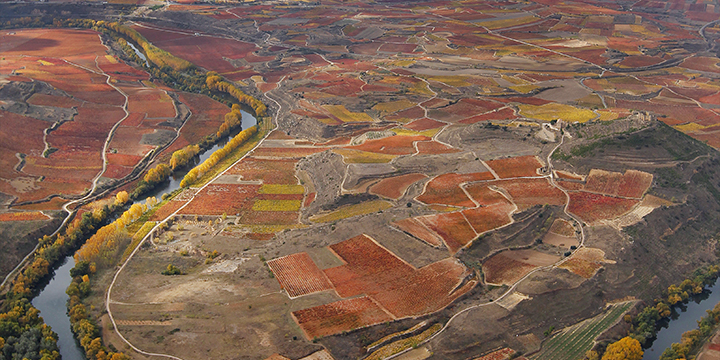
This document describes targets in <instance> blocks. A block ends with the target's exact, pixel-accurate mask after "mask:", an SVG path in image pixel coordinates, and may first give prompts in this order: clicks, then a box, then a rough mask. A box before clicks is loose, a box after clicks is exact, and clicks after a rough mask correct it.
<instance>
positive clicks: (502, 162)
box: [487, 155, 543, 179]
mask: <svg viewBox="0 0 720 360" xmlns="http://www.w3.org/2000/svg"><path fill="white" fill-rule="evenodd" d="M487 164H488V166H490V168H492V169H493V171H495V173H496V174H497V175H498V176H499V177H500V178H501V179H507V178H514V177H523V176H538V174H537V171H536V170H537V169H538V168H540V167H542V166H543V165H542V164H541V163H540V162H539V161H538V159H537V157H535V156H532V155H528V156H520V157H513V158H506V159H498V160H490V161H488V162H487Z"/></svg>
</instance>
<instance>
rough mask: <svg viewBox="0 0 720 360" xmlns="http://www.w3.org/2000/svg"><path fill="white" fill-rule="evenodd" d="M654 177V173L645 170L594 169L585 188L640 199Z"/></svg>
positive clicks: (590, 190)
mask: <svg viewBox="0 0 720 360" xmlns="http://www.w3.org/2000/svg"><path fill="white" fill-rule="evenodd" d="M652 179H653V176H652V174H648V173H646V172H643V171H637V170H627V171H625V173H624V174H622V173H618V172H610V171H604V170H598V169H592V170H590V175H588V176H587V182H586V184H585V187H584V189H583V190H585V191H589V192H595V193H600V194H605V195H611V196H622V197H631V198H636V199H639V198H642V196H643V194H644V193H645V191H647V189H649V188H650V185H651V184H652Z"/></svg>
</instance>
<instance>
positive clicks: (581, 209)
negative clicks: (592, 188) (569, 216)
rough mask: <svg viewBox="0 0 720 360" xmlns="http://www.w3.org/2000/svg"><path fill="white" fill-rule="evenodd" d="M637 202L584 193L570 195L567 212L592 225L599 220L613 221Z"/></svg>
mask: <svg viewBox="0 0 720 360" xmlns="http://www.w3.org/2000/svg"><path fill="white" fill-rule="evenodd" d="M637 203H638V201H637V200H630V199H622V198H616V197H611V196H604V195H598V194H593V193H588V192H584V191H579V192H571V193H570V206H569V207H568V211H569V212H571V213H573V214H575V215H577V216H579V217H580V218H581V219H582V220H583V221H585V222H587V223H590V224H593V223H596V222H598V221H600V220H608V219H614V218H616V217H618V216H620V215H623V214H625V213H627V212H628V211H630V210H631V209H632V208H633V207H634V206H635V205H636V204H637Z"/></svg>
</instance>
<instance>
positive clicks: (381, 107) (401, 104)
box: [373, 99, 416, 115]
mask: <svg viewBox="0 0 720 360" xmlns="http://www.w3.org/2000/svg"><path fill="white" fill-rule="evenodd" d="M415 105H416V104H415V103H414V102H412V101H410V100H408V99H402V100H397V101H390V102H385V103H380V104H377V105H375V106H373V109H374V110H377V111H379V112H381V113H382V114H383V115H385V114H389V113H394V112H398V111H400V110H405V109H407V108H410V107H413V106H415Z"/></svg>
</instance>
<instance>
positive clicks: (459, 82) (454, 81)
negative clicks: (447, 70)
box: [428, 75, 471, 87]
mask: <svg viewBox="0 0 720 360" xmlns="http://www.w3.org/2000/svg"><path fill="white" fill-rule="evenodd" d="M428 80H432V81H437V82H441V83H443V84H447V85H450V86H455V87H458V86H470V85H471V84H470V83H469V82H467V81H465V76H457V75H454V76H433V77H429V78H428Z"/></svg>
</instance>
